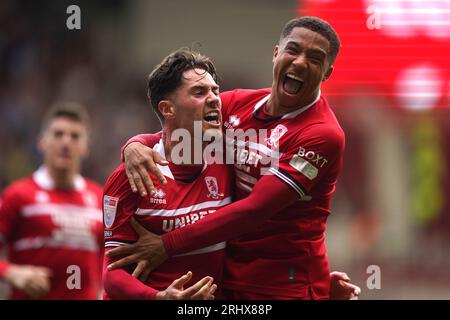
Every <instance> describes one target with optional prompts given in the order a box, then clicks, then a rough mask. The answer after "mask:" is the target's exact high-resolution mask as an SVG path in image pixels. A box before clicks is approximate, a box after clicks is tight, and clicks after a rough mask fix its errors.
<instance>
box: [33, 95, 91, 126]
mask: <svg viewBox="0 0 450 320" xmlns="http://www.w3.org/2000/svg"><path fill="white" fill-rule="evenodd" d="M56 118H68V119H70V120H72V121H77V122H80V123H81V124H83V125H84V126H85V127H86V129H87V130H89V128H90V118H89V114H88V112H87V111H86V109H85V107H84V106H83V105H81V104H80V103H77V102H74V101H56V102H55V103H53V104H52V106H51V107H50V108H49V109H48V110H47V112H46V113H45V115H44V118H43V120H42V125H41V132H44V131H45V130H46V129H47V128H48V126H49V125H50V123H51V122H52V121H53V120H54V119H56Z"/></svg>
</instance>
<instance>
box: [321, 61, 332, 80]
mask: <svg viewBox="0 0 450 320" xmlns="http://www.w3.org/2000/svg"><path fill="white" fill-rule="evenodd" d="M333 70H334V67H333V65H331V66H329V67H328V70H327V71H326V72H325V74H324V76H323V78H322V81H327V80H328V79H329V78H330V76H331V74H332V73H333Z"/></svg>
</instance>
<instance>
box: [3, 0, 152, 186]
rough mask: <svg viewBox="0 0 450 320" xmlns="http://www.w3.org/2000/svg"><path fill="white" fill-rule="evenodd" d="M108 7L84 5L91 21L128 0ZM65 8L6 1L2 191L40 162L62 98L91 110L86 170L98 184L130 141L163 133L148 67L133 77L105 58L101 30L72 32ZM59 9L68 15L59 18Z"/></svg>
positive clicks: (115, 10)
mask: <svg viewBox="0 0 450 320" xmlns="http://www.w3.org/2000/svg"><path fill="white" fill-rule="evenodd" d="M108 3H109V5H108V8H109V10H108V12H104V8H97V7H96V5H95V4H92V3H91V2H88V1H85V3H83V6H84V7H88V8H89V11H87V10H86V12H89V15H91V17H96V16H98V15H100V14H103V15H106V16H107V15H114V14H117V13H118V12H119V11H120V10H121V9H122V7H123V4H122V1H110V2H108ZM66 7H67V6H65V5H64V1H61V2H60V1H58V2H46V3H45V6H42V5H41V4H40V3H39V2H35V1H10V0H7V1H2V2H1V4H0V24H1V25H0V32H1V33H0V123H1V125H0V150H1V152H0V167H1V168H2V170H1V171H0V189H2V188H4V187H5V186H6V185H7V184H9V183H10V182H11V181H13V180H15V179H17V178H19V177H22V176H24V175H27V174H29V173H31V172H32V171H33V170H34V169H35V168H36V165H37V164H38V163H39V162H40V155H39V152H38V150H37V148H36V138H37V136H38V133H39V123H40V120H41V117H42V115H43V113H44V112H45V110H46V109H47V108H48V107H49V106H50V105H51V103H52V102H54V101H55V100H58V99H66V100H75V101H79V102H81V103H83V104H85V105H86V106H87V107H88V109H89V112H90V116H91V117H92V124H93V126H92V128H93V130H92V135H91V154H90V156H89V158H88V159H87V161H86V163H85V165H84V170H83V173H84V174H85V175H87V176H89V177H92V178H93V179H95V180H96V181H98V182H99V183H103V182H104V181H105V179H106V178H107V176H108V174H109V173H110V172H111V171H112V169H113V168H114V167H115V166H117V164H118V163H119V161H120V155H119V150H120V146H121V145H122V144H123V142H124V141H125V140H126V138H127V137H130V136H131V135H133V134H136V133H141V132H144V131H148V130H158V128H159V123H158V122H157V121H156V119H155V118H154V116H153V114H152V111H150V108H149V106H148V104H147V99H146V82H145V79H146V73H148V70H145V71H143V72H142V74H140V75H127V74H126V73H124V72H121V70H120V69H119V68H118V67H117V63H116V61H114V59H113V58H112V57H111V56H109V57H108V55H104V56H102V57H100V56H99V54H98V53H97V52H96V50H95V43H96V41H97V40H98V39H96V37H95V36H94V34H93V33H92V32H91V30H95V28H88V27H84V28H83V29H82V30H81V31H78V30H74V31H70V30H68V29H67V28H65V19H66V18H67V15H66V14H65V11H62V10H65V8H66ZM55 10H59V11H60V12H61V11H62V12H61V13H60V14H58V15H54V14H53V15H52V13H53V12H54V11H55ZM100 10H102V12H101V13H100ZM55 17H60V21H54V19H55ZM85 21H87V22H88V23H92V24H94V23H96V21H94V20H93V19H90V20H89V19H88V18H86V19H85ZM127 77H128V78H127Z"/></svg>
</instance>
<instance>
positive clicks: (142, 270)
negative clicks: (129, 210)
mask: <svg viewBox="0 0 450 320" xmlns="http://www.w3.org/2000/svg"><path fill="white" fill-rule="evenodd" d="M131 225H132V227H133V229H134V230H135V231H136V233H137V234H138V236H139V239H138V241H136V242H135V243H133V244H129V245H123V246H120V247H117V248H114V249H112V250H110V251H108V252H107V253H106V255H107V256H108V257H117V256H125V257H123V258H121V259H119V260H117V261H116V262H113V263H111V264H110V265H108V270H114V269H120V268H123V267H125V266H128V265H130V264H133V263H137V264H138V265H137V267H136V268H135V269H134V271H133V274H132V276H133V277H135V278H138V279H139V280H140V281H142V282H145V281H146V280H147V278H148V275H149V274H150V272H151V271H153V270H155V269H156V268H157V267H158V266H159V265H161V264H162V263H163V262H164V261H166V260H167V258H168V255H167V252H166V249H165V248H164V243H163V241H162V239H161V237H160V236H158V235H157V234H154V233H152V232H150V231H148V230H147V229H145V228H144V227H143V226H141V225H140V224H139V223H138V222H137V221H136V220H135V219H134V218H131Z"/></svg>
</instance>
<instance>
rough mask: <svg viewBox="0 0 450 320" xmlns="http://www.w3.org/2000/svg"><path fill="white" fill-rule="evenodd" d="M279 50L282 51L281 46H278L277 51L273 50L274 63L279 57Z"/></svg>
mask: <svg viewBox="0 0 450 320" xmlns="http://www.w3.org/2000/svg"><path fill="white" fill-rule="evenodd" d="M278 50H280V46H279V45H276V46H275V49H274V50H273V57H272V62H275V59H276V58H277V57H278Z"/></svg>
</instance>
